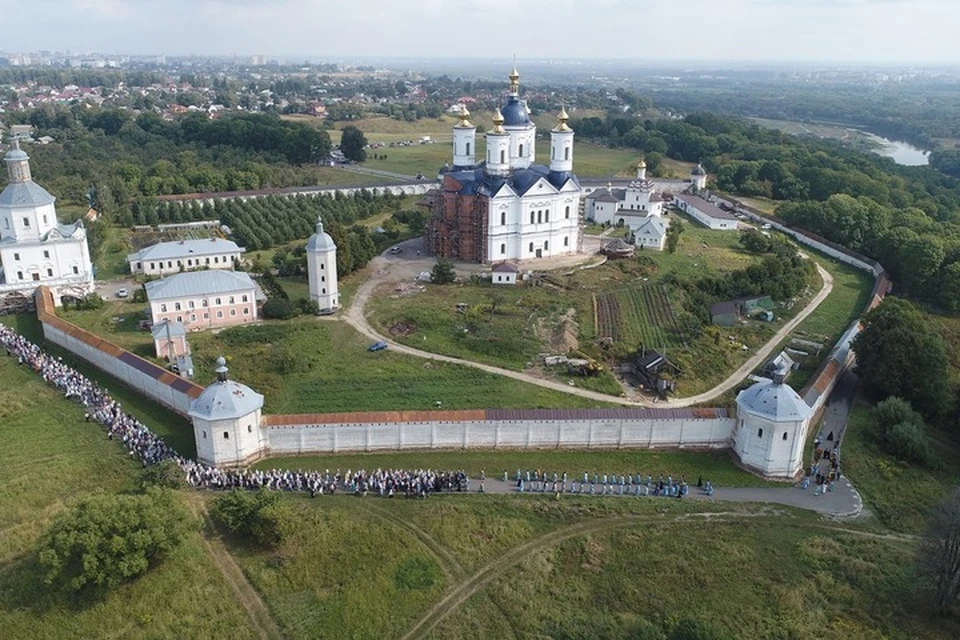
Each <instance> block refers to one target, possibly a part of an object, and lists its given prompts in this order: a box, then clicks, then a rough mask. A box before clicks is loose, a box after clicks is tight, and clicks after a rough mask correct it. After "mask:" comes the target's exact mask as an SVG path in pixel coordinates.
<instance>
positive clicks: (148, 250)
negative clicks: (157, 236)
mask: <svg viewBox="0 0 960 640" xmlns="http://www.w3.org/2000/svg"><path fill="white" fill-rule="evenodd" d="M244 251H246V249H243V248H241V247H238V246H237V243H236V242H233V241H232V240H224V239H223V238H208V239H205V240H180V241H179V242H159V243H157V244H154V245H150V246H149V247H144V248H143V249H140V251H137V252H136V253H131V254H130V255H128V256H127V261H128V262H131V261H132V262H136V261H141V262H142V261H144V260H170V259H173V258H186V257H190V256H209V255H214V254H216V255H220V254H224V253H243V252H244Z"/></svg>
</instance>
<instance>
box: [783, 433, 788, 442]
mask: <svg viewBox="0 0 960 640" xmlns="http://www.w3.org/2000/svg"><path fill="white" fill-rule="evenodd" d="M783 441H784V442H786V441H787V432H786V431H784V432H783Z"/></svg>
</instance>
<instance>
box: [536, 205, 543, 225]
mask: <svg viewBox="0 0 960 640" xmlns="http://www.w3.org/2000/svg"><path fill="white" fill-rule="evenodd" d="M541 222H543V211H542V210H540V209H538V210H537V224H540V223H541Z"/></svg>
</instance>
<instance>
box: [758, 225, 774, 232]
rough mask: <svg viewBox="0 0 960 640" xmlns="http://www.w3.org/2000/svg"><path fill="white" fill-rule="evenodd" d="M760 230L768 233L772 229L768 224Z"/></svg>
mask: <svg viewBox="0 0 960 640" xmlns="http://www.w3.org/2000/svg"><path fill="white" fill-rule="evenodd" d="M760 228H761V229H763V230H764V231H769V230H770V229H773V227H771V226H770V225H769V224H765V225H763V226H762V227H760Z"/></svg>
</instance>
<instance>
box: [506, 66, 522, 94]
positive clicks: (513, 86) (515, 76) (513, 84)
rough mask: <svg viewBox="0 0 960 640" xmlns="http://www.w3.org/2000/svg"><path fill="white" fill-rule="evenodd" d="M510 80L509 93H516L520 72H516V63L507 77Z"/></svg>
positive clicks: (518, 86) (518, 87) (518, 88)
mask: <svg viewBox="0 0 960 640" xmlns="http://www.w3.org/2000/svg"><path fill="white" fill-rule="evenodd" d="M507 77H508V78H510V93H517V92H519V91H520V72H519V71H517V63H516V62H514V63H513V69H512V70H511V71H510V75H509V76H507Z"/></svg>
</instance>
